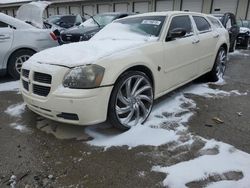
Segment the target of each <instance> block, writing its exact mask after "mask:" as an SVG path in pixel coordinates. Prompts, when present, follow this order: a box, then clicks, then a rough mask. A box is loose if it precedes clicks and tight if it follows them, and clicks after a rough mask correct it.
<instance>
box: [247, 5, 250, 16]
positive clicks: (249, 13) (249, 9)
mask: <svg viewBox="0 0 250 188" xmlns="http://www.w3.org/2000/svg"><path fill="white" fill-rule="evenodd" d="M247 20H250V3H249V5H248V13H247Z"/></svg>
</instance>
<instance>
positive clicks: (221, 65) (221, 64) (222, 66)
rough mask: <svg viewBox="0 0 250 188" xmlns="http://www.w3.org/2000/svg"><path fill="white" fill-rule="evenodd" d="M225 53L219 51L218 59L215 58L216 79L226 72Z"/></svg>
mask: <svg viewBox="0 0 250 188" xmlns="http://www.w3.org/2000/svg"><path fill="white" fill-rule="evenodd" d="M226 60H227V56H226V51H225V50H224V49H223V50H220V52H219V54H218V57H217V67H216V75H217V77H218V78H220V77H222V76H223V75H224V73H225V70H226Z"/></svg>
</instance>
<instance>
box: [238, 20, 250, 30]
mask: <svg viewBox="0 0 250 188" xmlns="http://www.w3.org/2000/svg"><path fill="white" fill-rule="evenodd" d="M237 25H238V26H240V27H247V28H249V29H250V21H249V20H238V21H237Z"/></svg>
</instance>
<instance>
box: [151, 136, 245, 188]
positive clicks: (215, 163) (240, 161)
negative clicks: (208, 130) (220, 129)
mask: <svg viewBox="0 0 250 188" xmlns="http://www.w3.org/2000/svg"><path fill="white" fill-rule="evenodd" d="M214 147H217V148H218V149H219V153H218V154H217V155H203V156H200V157H197V158H195V159H192V160H189V161H185V162H181V163H177V164H175V165H172V166H169V167H160V166H154V167H153V168H152V170H153V171H156V172H163V173H166V174H168V175H167V177H166V178H165V180H164V181H163V184H164V186H167V187H170V188H171V187H178V188H187V186H186V184H187V183H189V182H193V181H199V180H204V179H206V178H208V177H209V176H211V175H213V174H223V173H226V172H229V171H242V173H243V174H244V178H242V179H240V180H238V181H220V182H214V183H212V184H210V185H208V186H207V187H209V188H215V187H218V188H221V187H241V188H244V187H249V186H250V168H249V167H250V155H249V154H247V153H245V152H242V151H239V150H237V149H235V148H233V147H232V146H231V145H228V144H225V143H222V142H218V141H215V140H207V143H206V145H205V147H204V148H203V149H209V148H210V149H212V148H214ZM190 172H191V173H190Z"/></svg>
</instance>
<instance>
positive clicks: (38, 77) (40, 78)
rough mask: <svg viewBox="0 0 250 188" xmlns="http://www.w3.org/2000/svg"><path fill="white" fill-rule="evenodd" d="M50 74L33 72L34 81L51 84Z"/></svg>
mask: <svg viewBox="0 0 250 188" xmlns="http://www.w3.org/2000/svg"><path fill="white" fill-rule="evenodd" d="M51 80H52V76H51V75H49V74H45V73H40V72H34V81H36V82H41V83H45V84H51Z"/></svg>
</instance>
